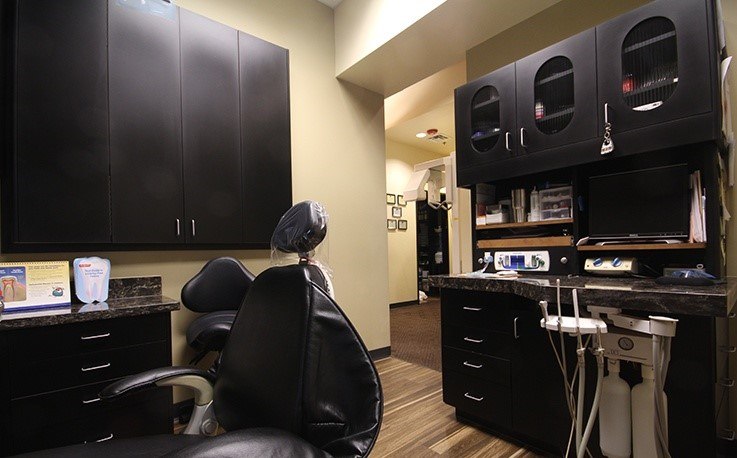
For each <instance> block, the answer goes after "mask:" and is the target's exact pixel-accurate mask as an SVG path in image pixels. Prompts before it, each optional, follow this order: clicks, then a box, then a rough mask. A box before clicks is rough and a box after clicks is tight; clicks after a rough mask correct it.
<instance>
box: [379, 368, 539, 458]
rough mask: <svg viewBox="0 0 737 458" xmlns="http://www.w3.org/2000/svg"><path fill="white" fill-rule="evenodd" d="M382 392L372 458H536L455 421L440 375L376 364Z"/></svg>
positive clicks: (429, 370) (425, 370) (420, 369)
mask: <svg viewBox="0 0 737 458" xmlns="http://www.w3.org/2000/svg"><path fill="white" fill-rule="evenodd" d="M376 367H377V368H378V370H379V377H380V378H381V384H382V387H383V389H384V420H383V423H382V426H381V432H380V433H379V439H378V440H377V442H376V445H375V447H374V450H373V451H372V452H371V457H372V458H378V457H397V458H400V457H401V458H404V457H413V458H415V457H435V456H448V457H463V458H466V457H468V458H472V457H489V458H490V457H510V458H511V457H514V458H523V457H536V456H538V455H536V454H534V453H532V452H531V451H529V450H526V449H523V448H520V447H518V446H516V445H514V444H510V443H509V442H506V441H504V440H502V439H499V438H496V437H494V436H491V435H489V434H486V433H484V432H482V431H479V430H477V429H475V428H472V427H470V426H466V425H464V424H462V423H459V422H458V421H456V419H455V409H454V408H453V407H451V406H449V405H447V404H445V403H443V391H442V382H441V375H440V372H438V371H435V370H432V369H429V368H426V367H423V366H420V365H417V364H412V363H408V362H406V361H402V360H400V359H396V358H386V359H382V360H379V361H377V362H376Z"/></svg>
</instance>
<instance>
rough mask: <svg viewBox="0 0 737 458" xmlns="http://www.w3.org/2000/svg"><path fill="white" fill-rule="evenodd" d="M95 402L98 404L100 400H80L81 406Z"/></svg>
mask: <svg viewBox="0 0 737 458" xmlns="http://www.w3.org/2000/svg"><path fill="white" fill-rule="evenodd" d="M95 402H100V398H94V399H88V400H86V401H85V400H84V399H83V400H82V404H94V403H95Z"/></svg>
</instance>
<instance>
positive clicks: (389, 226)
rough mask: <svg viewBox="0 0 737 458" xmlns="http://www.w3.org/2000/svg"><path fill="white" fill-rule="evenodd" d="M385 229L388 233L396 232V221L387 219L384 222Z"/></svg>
mask: <svg viewBox="0 0 737 458" xmlns="http://www.w3.org/2000/svg"><path fill="white" fill-rule="evenodd" d="M386 228H387V229H389V230H390V231H396V230H397V220H395V219H388V220H386Z"/></svg>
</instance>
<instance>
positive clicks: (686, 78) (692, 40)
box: [596, 0, 716, 139]
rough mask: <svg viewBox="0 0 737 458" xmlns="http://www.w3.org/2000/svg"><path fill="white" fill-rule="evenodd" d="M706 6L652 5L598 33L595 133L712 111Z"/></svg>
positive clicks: (674, 0)
mask: <svg viewBox="0 0 737 458" xmlns="http://www.w3.org/2000/svg"><path fill="white" fill-rule="evenodd" d="M707 24H708V18H707V8H706V4H705V1H704V0H669V1H667V2H654V3H652V4H650V5H647V6H645V7H642V8H639V9H637V10H635V11H633V12H631V13H628V14H625V15H622V16H620V17H618V18H616V19H613V20H611V21H608V22H606V23H605V24H603V25H601V26H599V27H597V28H596V40H597V59H598V64H597V65H598V74H599V78H598V81H599V110H598V112H599V123H600V124H599V127H600V133H602V134H603V129H604V122H605V113H604V112H605V111H606V112H607V114H606V116H607V119H608V120H609V122H611V124H612V134H613V135H614V138H615V139H616V134H617V132H624V131H628V130H632V129H637V128H641V127H646V126H648V125H651V124H656V123H663V122H668V121H672V120H676V119H680V118H684V117H687V116H692V115H697V114H700V113H706V112H709V111H711V110H712V106H711V105H712V96H711V90H712V89H711V84H710V81H711V78H712V77H713V76H712V75H710V72H709V70H708V69H710V68H711V69H714V68H716V66H715V64H712V63H710V62H709V60H710V58H711V57H710V56H712V55H713V54H714V53H713V52H710V49H709V46H710V45H709V39H708V36H709V35H708V33H707V30H709V28H708V27H707Z"/></svg>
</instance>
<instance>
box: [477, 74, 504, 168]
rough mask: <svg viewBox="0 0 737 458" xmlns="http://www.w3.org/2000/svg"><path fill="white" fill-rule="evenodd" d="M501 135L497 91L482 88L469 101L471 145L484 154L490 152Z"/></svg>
mask: <svg viewBox="0 0 737 458" xmlns="http://www.w3.org/2000/svg"><path fill="white" fill-rule="evenodd" d="M500 134H501V128H500V114H499V91H497V89H496V88H495V87H494V86H484V87H482V88H481V89H479V90H478V92H476V94H475V95H474V96H473V100H472V101H471V145H472V146H473V148H474V149H475V150H476V151H478V152H480V153H484V152H487V151H489V150H491V149H492V148H493V147H494V146H495V145H496V144H497V142H498V141H499V136H500Z"/></svg>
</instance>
